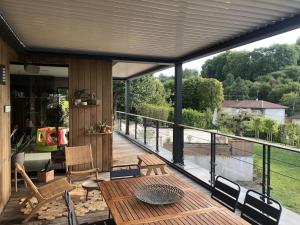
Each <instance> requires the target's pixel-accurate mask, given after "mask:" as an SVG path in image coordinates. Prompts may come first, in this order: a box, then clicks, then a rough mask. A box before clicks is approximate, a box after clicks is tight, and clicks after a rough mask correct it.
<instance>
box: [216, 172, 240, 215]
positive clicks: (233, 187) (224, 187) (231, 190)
mask: <svg viewBox="0 0 300 225" xmlns="http://www.w3.org/2000/svg"><path fill="white" fill-rule="evenodd" d="M240 191H241V188H240V186H239V185H238V184H236V183H234V182H232V181H230V180H228V179H226V178H225V177H222V176H218V177H217V178H216V180H215V185H214V188H213V191H212V194H211V197H212V198H213V199H215V200H216V201H218V202H219V203H221V204H222V205H224V206H225V207H227V208H228V209H230V210H231V211H233V212H234V211H235V209H236V206H237V203H238V199H239V195H240Z"/></svg>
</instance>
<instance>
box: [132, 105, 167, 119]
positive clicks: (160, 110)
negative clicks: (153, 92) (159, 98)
mask: <svg viewBox="0 0 300 225" xmlns="http://www.w3.org/2000/svg"><path fill="white" fill-rule="evenodd" d="M171 110H172V109H171V108H170V107H169V106H159V105H153V104H142V105H140V106H138V107H137V113H138V114H139V115H142V116H147V117H151V118H154V119H159V120H165V121H167V120H168V117H169V112H170V111H171Z"/></svg>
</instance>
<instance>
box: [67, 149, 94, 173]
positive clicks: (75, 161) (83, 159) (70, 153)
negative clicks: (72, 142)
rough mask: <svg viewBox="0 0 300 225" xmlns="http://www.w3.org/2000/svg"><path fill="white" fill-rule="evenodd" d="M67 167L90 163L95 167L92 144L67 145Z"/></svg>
mask: <svg viewBox="0 0 300 225" xmlns="http://www.w3.org/2000/svg"><path fill="white" fill-rule="evenodd" d="M65 157H66V168H67V170H68V169H70V168H71V167H72V166H77V165H86V164H90V166H91V168H94V164H93V155H92V147H91V145H84V146H74V147H65Z"/></svg>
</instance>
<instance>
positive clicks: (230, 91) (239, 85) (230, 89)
mask: <svg viewBox="0 0 300 225" xmlns="http://www.w3.org/2000/svg"><path fill="white" fill-rule="evenodd" d="M251 85H252V82H251V81H249V80H244V79H242V78H240V77H237V78H236V79H235V80H234V81H233V82H232V84H231V85H230V86H227V87H226V88H225V93H224V94H225V96H226V98H227V99H238V100H244V99H249V90H250V87H251Z"/></svg>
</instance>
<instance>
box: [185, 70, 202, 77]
mask: <svg viewBox="0 0 300 225" xmlns="http://www.w3.org/2000/svg"><path fill="white" fill-rule="evenodd" d="M198 76H200V74H199V71H198V70H196V69H184V70H183V72H182V78H183V79H190V78H193V77H198Z"/></svg>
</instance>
